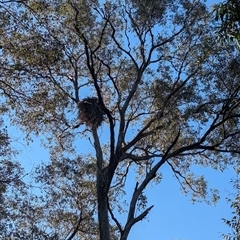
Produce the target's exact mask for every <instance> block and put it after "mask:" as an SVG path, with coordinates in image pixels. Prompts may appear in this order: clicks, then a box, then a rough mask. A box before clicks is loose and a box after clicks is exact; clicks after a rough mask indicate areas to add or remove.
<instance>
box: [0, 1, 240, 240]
mask: <svg viewBox="0 0 240 240" xmlns="http://www.w3.org/2000/svg"><path fill="white" fill-rule="evenodd" d="M0 11H1V12H0V17H1V26H0V29H1V36H0V43H1V46H2V49H1V52H0V54H1V72H2V74H1V79H0V88H1V89H2V91H3V94H4V97H5V99H6V105H7V106H9V107H10V108H11V111H10V114H11V119H12V122H13V123H14V124H17V125H18V126H19V127H21V129H22V130H23V131H25V132H26V134H27V137H28V138H31V137H33V136H34V134H35V135H39V134H44V135H45V136H46V141H45V146H46V148H48V149H49V151H50V162H49V163H45V164H43V165H42V166H39V168H38V169H37V172H36V181H37V182H38V184H40V185H41V184H43V186H44V191H45V193H43V194H42V195H41V194H40V193H39V192H38V193H36V196H34V197H32V198H31V199H33V200H34V199H36V202H34V201H30V203H29V201H28V205H27V206H25V207H27V209H28V210H29V211H31V212H32V213H33V212H35V213H36V212H37V214H35V215H34V214H30V216H31V218H28V221H25V223H26V224H25V225H24V224H21V223H22V221H20V220H18V221H17V222H16V224H18V229H21V231H20V232H21V234H22V235H21V237H22V238H23V239H24V236H29V235H28V234H30V233H31V234H35V235H34V236H38V238H39V239H49V238H50V237H51V238H52V239H74V238H75V239H79V237H81V239H101V240H109V239H115V238H116V239H121V240H125V239H127V238H128V235H129V232H130V231H131V228H132V227H133V225H134V224H136V223H137V222H139V221H141V220H143V219H144V218H145V217H146V216H147V214H148V213H149V211H150V210H151V209H152V208H153V206H148V204H147V196H145V194H144V191H145V189H146V187H147V186H148V185H149V184H151V183H154V182H155V183H158V182H159V181H160V180H161V167H162V166H163V165H164V164H166V165H168V166H169V167H170V168H171V169H172V171H173V173H174V175H175V177H176V179H177V180H178V181H179V183H180V186H181V188H182V189H183V190H184V192H186V193H187V192H189V191H190V192H191V193H192V199H193V200H197V199H199V198H202V199H204V200H206V201H210V198H211V197H213V199H212V200H213V201H215V200H216V199H217V198H218V196H217V192H216V191H215V190H211V189H209V188H208V186H207V182H206V180H205V179H204V176H196V175H195V174H194V173H193V172H191V168H192V166H194V165H201V166H207V167H212V168H214V169H218V170H224V169H225V167H226V166H229V165H237V164H239V153H240V146H239V141H238V139H239V137H240V126H239V119H240V118H239V117H240V115H239V104H240V96H239V89H240V81H239V77H240V76H239V71H238V69H239V66H240V59H239V57H238V56H237V55H236V53H234V51H233V50H232V49H231V48H228V49H227V48H223V47H218V46H217V45H216V44H215V42H214V38H213V36H212V35H211V32H212V28H211V24H210V18H209V14H208V12H207V9H206V6H205V5H204V3H203V2H202V1H198V0H193V1H191V0H179V1H164V0H153V1H146V0H140V1H135V0H124V1H97V0H86V1H81V0H72V1H70V0H66V1H64V0H61V1H45V0H41V1H38V0H29V1H5V2H4V1H2V2H1V8H0ZM101 132H103V133H104V134H101ZM103 135H104V136H103ZM87 143H90V146H92V147H93V149H94V151H95V154H93V155H91V152H89V154H87V156H85V155H83V154H82V153H81V152H82V149H81V146H82V145H81V146H80V144H87ZM84 146H85V145H84ZM129 173H131V174H132V175H135V176H136V178H137V180H136V183H135V186H134V188H133V192H132V195H131V200H130V202H128V203H126V205H124V204H123V203H122V202H121V199H124V194H125V184H126V179H127V177H128V175H129ZM41 186H42V185H41ZM39 199H41V204H40V203H39ZM123 201H124V200H123ZM23 202H24V201H23ZM21 209H23V208H21ZM21 209H18V210H17V211H20V213H21V214H24V212H27V211H26V210H25V211H24V212H23V211H21ZM119 213H120V214H121V213H122V214H124V215H126V220H125V222H124V221H120V220H119V218H118V217H117V216H118V215H119ZM33 223H34V224H33ZM96 224H97V225H98V228H96ZM32 236H33V235H32ZM35 239H36V237H35Z"/></svg>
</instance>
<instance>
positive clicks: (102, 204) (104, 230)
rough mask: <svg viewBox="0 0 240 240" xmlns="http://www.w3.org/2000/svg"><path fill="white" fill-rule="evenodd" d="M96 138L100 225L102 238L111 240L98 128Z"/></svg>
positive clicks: (94, 129) (94, 131) (101, 239)
mask: <svg viewBox="0 0 240 240" xmlns="http://www.w3.org/2000/svg"><path fill="white" fill-rule="evenodd" d="M92 134H93V138H94V147H95V150H96V158H97V162H96V167H97V201H98V225H99V233H100V240H110V231H109V218H108V196H107V190H106V189H107V187H106V186H107V184H106V179H105V178H104V173H103V171H102V170H103V154H102V148H101V145H100V141H99V138H98V135H97V129H96V128H93V129H92Z"/></svg>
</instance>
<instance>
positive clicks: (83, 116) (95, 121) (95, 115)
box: [78, 97, 104, 128]
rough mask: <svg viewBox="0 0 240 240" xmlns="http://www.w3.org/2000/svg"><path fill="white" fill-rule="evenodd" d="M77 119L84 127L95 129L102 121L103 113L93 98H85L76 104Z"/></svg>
mask: <svg viewBox="0 0 240 240" xmlns="http://www.w3.org/2000/svg"><path fill="white" fill-rule="evenodd" d="M78 108H79V115H78V117H79V119H80V121H81V122H83V123H85V124H86V125H88V126H90V127H92V128H97V127H99V126H100V125H101V124H102V122H103V120H104V117H103V115H104V112H103V110H102V107H101V106H100V104H99V101H98V99H97V98H95V97H87V98H84V99H83V100H82V101H80V102H79V103H78Z"/></svg>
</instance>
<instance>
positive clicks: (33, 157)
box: [10, 1, 234, 240]
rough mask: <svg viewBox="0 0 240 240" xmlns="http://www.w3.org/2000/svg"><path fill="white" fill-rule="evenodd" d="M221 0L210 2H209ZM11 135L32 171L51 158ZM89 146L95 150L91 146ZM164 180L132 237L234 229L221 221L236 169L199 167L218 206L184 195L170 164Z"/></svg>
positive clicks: (200, 238) (201, 237) (194, 237)
mask: <svg viewBox="0 0 240 240" xmlns="http://www.w3.org/2000/svg"><path fill="white" fill-rule="evenodd" d="M217 2H219V1H207V3H208V5H211V4H213V3H217ZM10 136H12V137H13V138H14V139H13V140H16V138H19V139H18V143H15V148H16V149H17V150H19V151H20V154H19V155H18V156H17V158H18V159H19V160H20V161H21V162H22V163H23V164H24V165H25V166H27V170H28V171H29V170H30V169H31V168H32V167H34V166H36V165H37V164H39V163H40V162H41V161H45V160H48V158H49V157H48V154H47V152H46V151H45V150H44V149H43V148H41V147H40V142H39V140H38V139H35V140H34V142H33V143H32V144H30V145H29V146H26V145H24V143H23V144H22V143H21V142H23V140H22V139H23V135H22V136H21V133H20V132H19V131H18V130H17V129H16V128H10ZM87 149H89V150H91V146H89V148H88V147H87ZM161 171H162V173H163V180H162V182H161V183H160V184H159V185H157V186H155V187H151V188H149V189H148V190H147V195H148V197H149V200H148V202H149V206H150V205H152V204H153V205H154V208H153V209H152V210H151V212H150V214H149V215H148V217H147V218H146V219H145V220H144V221H142V222H140V223H138V224H136V225H135V227H133V229H132V232H131V234H130V236H129V240H135V239H137V240H218V239H222V238H221V234H222V233H227V232H229V231H230V229H229V228H228V227H227V226H226V225H225V224H224V223H223V221H222V220H221V218H222V217H224V218H230V217H231V209H230V207H229V204H227V202H226V200H225V197H227V196H228V194H229V192H231V191H232V189H231V185H230V184H229V182H230V179H231V177H234V172H233V170H232V169H228V170H227V171H226V172H225V173H219V172H216V171H213V170H210V169H198V170H197V172H198V173H199V174H201V173H204V175H205V176H206V178H207V179H208V182H209V185H210V186H211V187H217V188H219V190H220V195H221V199H220V200H219V201H218V203H217V204H216V206H212V205H207V204H206V203H195V204H192V203H191V202H190V200H189V197H187V196H184V195H183V194H182V193H181V191H180V186H179V184H178V182H177V181H176V179H175V178H174V177H173V174H172V172H171V170H170V169H169V167H168V166H163V168H162V169H161ZM134 185H135V183H134V182H132V183H129V184H128V189H129V190H133V189H134Z"/></svg>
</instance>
